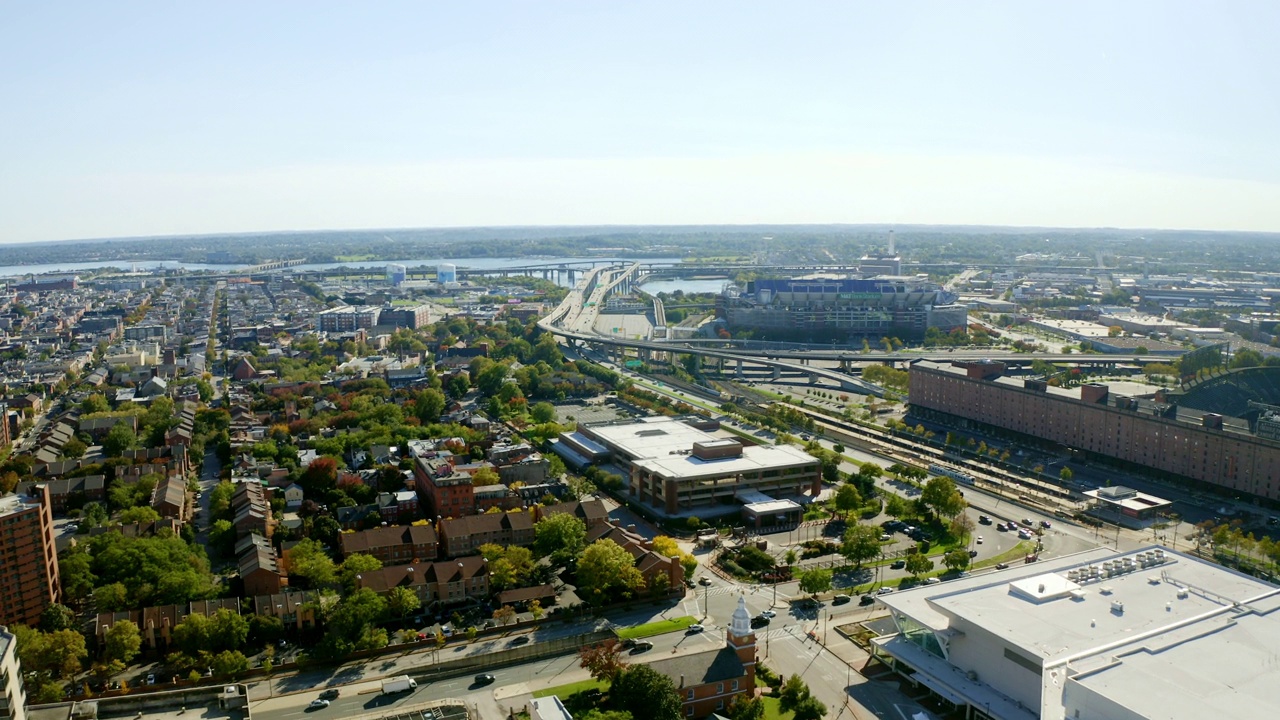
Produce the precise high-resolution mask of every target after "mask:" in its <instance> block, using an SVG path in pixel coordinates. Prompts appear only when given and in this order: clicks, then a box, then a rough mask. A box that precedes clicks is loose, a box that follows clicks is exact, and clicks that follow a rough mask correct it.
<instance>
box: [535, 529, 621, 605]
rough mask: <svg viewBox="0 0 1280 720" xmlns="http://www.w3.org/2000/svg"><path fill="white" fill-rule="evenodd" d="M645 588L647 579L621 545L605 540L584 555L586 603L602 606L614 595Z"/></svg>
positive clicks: (581, 583)
mask: <svg viewBox="0 0 1280 720" xmlns="http://www.w3.org/2000/svg"><path fill="white" fill-rule="evenodd" d="M549 519H550V518H549ZM575 519H576V518H575ZM643 588H644V577H643V576H642V575H641V574H640V571H639V570H637V569H636V567H635V558H633V557H632V556H631V553H629V552H627V551H626V550H624V549H623V548H622V546H621V545H618V544H617V543H616V542H614V541H612V540H609V539H602V540H597V541H595V542H594V543H591V545H590V546H588V547H587V549H586V550H583V551H582V558H581V559H580V560H579V561H578V589H579V591H580V597H581V598H583V599H584V600H588V601H589V602H603V601H606V600H609V599H611V596H612V594H613V593H614V592H622V593H631V592H634V591H637V590H640V589H643Z"/></svg>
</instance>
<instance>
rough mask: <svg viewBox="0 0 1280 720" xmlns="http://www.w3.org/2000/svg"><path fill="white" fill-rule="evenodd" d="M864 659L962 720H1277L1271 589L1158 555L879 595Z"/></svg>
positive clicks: (1064, 564) (1101, 555) (1118, 556)
mask: <svg viewBox="0 0 1280 720" xmlns="http://www.w3.org/2000/svg"><path fill="white" fill-rule="evenodd" d="M880 602H882V603H884V604H885V605H886V606H888V608H889V610H890V612H891V616H892V625H891V626H890V630H889V631H888V632H885V633H883V634H882V635H881V636H880V637H878V638H876V639H874V640H873V641H872V648H873V653H874V655H875V656H876V657H878V658H879V659H880V660H882V661H883V662H884V663H885V664H886V665H888V666H889V667H891V668H892V669H894V670H895V671H896V672H897V673H898V674H899V675H901V676H902V678H903V680H904V682H906V683H908V684H910V685H912V686H915V687H916V688H922V689H925V690H928V691H929V692H931V693H932V694H933V695H935V696H936V697H937V698H938V699H939V700H940V701H942V702H943V703H945V704H949V705H951V706H953V707H954V708H955V709H956V710H957V712H958V714H959V716H961V717H965V718H980V719H986V718H993V719H997V720H1037V719H1039V720H1064V719H1070V720H1138V719H1139V718H1199V717H1205V718H1263V717H1275V716H1277V714H1280V692H1277V688H1280V665H1277V663H1276V662H1275V656H1276V648H1278V647H1280V588H1278V587H1276V586H1274V585H1270V584H1268V583H1265V582H1262V581H1260V580H1257V579H1255V578H1252V577H1249V576H1247V575H1244V574H1242V573H1237V572H1235V571H1232V570H1228V569H1226V568H1223V567H1221V566H1218V565H1214V564H1211V563H1207V562H1204V561H1202V560H1199V559H1197V558H1194V557H1190V556H1187V555H1182V554H1180V553H1176V552H1172V551H1169V550H1167V549H1164V548H1157V547H1150V548H1146V549H1143V550H1140V551H1137V552H1129V553H1116V552H1115V551H1112V550H1109V549H1097V550H1091V551H1088V552H1084V553H1079V554H1076V555H1070V556H1065V557H1061V558H1057V559H1055V560H1049V561H1041V562H1037V563H1031V564H1026V565H1019V566H1017V567H1014V568H1011V569H1008V570H1003V571H998V572H992V573H983V574H981V575H974V576H972V577H967V578H961V579H959V580H952V581H948V582H944V583H940V584H937V585H922V586H920V587H918V588H914V589H911V590H908V591H905V592H899V593H893V594H891V595H884V596H881V598H880Z"/></svg>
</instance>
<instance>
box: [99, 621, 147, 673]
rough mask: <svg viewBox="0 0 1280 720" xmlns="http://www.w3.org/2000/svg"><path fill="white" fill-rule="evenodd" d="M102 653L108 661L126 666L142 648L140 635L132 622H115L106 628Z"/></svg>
mask: <svg viewBox="0 0 1280 720" xmlns="http://www.w3.org/2000/svg"><path fill="white" fill-rule="evenodd" d="M104 641H105V642H104V648H103V652H104V653H105V655H106V658H107V660H108V661H112V660H114V661H117V662H119V663H120V664H122V665H128V664H129V663H131V662H133V659H134V658H135V657H137V656H138V650H140V649H141V648H142V633H141V632H139V631H138V626H137V625H135V624H134V623H133V621H132V620H117V621H116V622H114V623H112V624H111V627H109V628H107V632H106V634H105V635H104Z"/></svg>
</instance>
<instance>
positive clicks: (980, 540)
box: [974, 535, 982, 545]
mask: <svg viewBox="0 0 1280 720" xmlns="http://www.w3.org/2000/svg"><path fill="white" fill-rule="evenodd" d="M974 542H976V543H978V544H979V545H981V544H982V536H981V535H979V536H978V539H977V540H975V541H974Z"/></svg>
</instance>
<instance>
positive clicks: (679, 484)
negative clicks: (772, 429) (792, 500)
mask: <svg viewBox="0 0 1280 720" xmlns="http://www.w3.org/2000/svg"><path fill="white" fill-rule="evenodd" d="M555 449H556V452H557V453H559V454H560V455H562V456H564V457H565V458H566V459H567V460H568V461H569V462H570V463H572V464H574V465H575V466H582V465H584V464H586V463H587V462H597V463H598V462H601V461H606V462H612V463H613V464H615V465H617V466H618V467H619V468H621V469H622V470H623V471H624V472H625V474H626V480H627V487H628V489H627V493H628V495H629V496H630V497H631V498H633V499H635V500H638V501H640V502H644V503H646V504H648V505H650V506H652V507H653V508H655V509H657V510H658V511H660V512H664V513H667V514H672V515H674V514H678V513H680V512H682V511H686V510H693V509H696V508H706V507H713V508H714V507H723V506H725V505H726V504H728V505H730V506H732V505H734V504H735V503H737V502H741V501H742V496H743V495H744V494H745V493H746V492H747V491H755V495H753V496H752V497H753V499H758V495H759V494H761V493H764V494H768V495H770V496H774V497H778V496H781V497H787V496H797V495H802V494H806V493H807V494H809V495H811V496H816V495H817V494H818V493H819V492H821V490H822V466H821V463H819V462H818V460H817V459H816V458H814V457H813V456H812V455H810V454H809V453H806V452H804V451H803V450H800V449H799V448H796V447H793V446H791V445H744V444H743V443H742V441H740V440H737V439H733V438H718V437H716V436H715V435H712V434H710V433H708V432H705V431H703V430H699V429H698V428H695V427H693V426H692V425H689V424H686V423H684V422H682V421H680V420H676V419H674V418H667V417H652V418H644V419H642V420H639V421H637V422H622V423H603V424H598V425H585V426H583V425H580V426H579V427H578V429H577V430H575V431H573V432H568V433H563V434H562V435H561V436H560V439H559V442H558V443H557V444H556V446H555Z"/></svg>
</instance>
